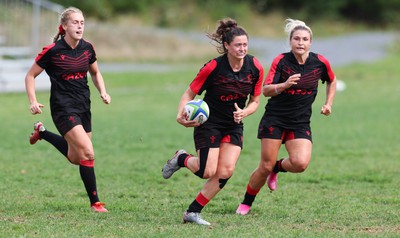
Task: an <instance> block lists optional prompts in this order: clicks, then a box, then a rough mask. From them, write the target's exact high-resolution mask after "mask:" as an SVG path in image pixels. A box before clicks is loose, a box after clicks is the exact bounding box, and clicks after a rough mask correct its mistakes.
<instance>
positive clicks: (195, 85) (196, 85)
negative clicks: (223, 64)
mask: <svg viewBox="0 0 400 238" xmlns="http://www.w3.org/2000/svg"><path fill="white" fill-rule="evenodd" d="M216 67H217V61H216V60H215V59H213V60H211V61H209V62H208V63H207V64H205V65H204V66H203V68H201V69H200V71H199V73H198V74H197V76H196V78H194V80H193V82H192V83H191V84H190V89H191V90H192V91H193V92H194V93H195V94H198V93H199V91H200V89H201V87H202V86H203V84H204V82H205V81H206V79H207V78H208V76H209V75H210V74H211V72H212V71H213V70H214V69H215V68H216Z"/></svg>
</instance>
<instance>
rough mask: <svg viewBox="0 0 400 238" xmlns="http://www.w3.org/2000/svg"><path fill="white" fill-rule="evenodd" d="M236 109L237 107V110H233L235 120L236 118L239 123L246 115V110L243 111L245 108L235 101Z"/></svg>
mask: <svg viewBox="0 0 400 238" xmlns="http://www.w3.org/2000/svg"><path fill="white" fill-rule="evenodd" d="M235 109H236V111H234V112H233V120H234V121H235V122H236V123H238V124H239V123H240V122H241V121H242V120H243V118H244V117H245V116H244V112H243V110H242V109H241V108H240V107H239V106H238V105H237V103H236V102H235Z"/></svg>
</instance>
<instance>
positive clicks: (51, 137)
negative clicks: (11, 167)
mask: <svg viewBox="0 0 400 238" xmlns="http://www.w3.org/2000/svg"><path fill="white" fill-rule="evenodd" d="M41 139H43V140H45V141H47V142H49V143H50V144H52V145H53V146H54V147H55V148H56V149H57V150H58V151H59V152H60V153H61V154H63V155H64V156H65V157H67V153H68V144H67V141H66V140H65V139H64V137H62V136H60V135H57V134H54V133H52V132H50V131H48V130H46V128H45V127H44V125H43V123H42V122H40V121H38V122H35V123H34V125H33V132H32V134H31V135H30V137H29V143H30V144H31V145H34V144H36V142H37V141H38V140H41Z"/></svg>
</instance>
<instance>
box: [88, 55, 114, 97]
mask: <svg viewBox="0 0 400 238" xmlns="http://www.w3.org/2000/svg"><path fill="white" fill-rule="evenodd" d="M89 73H90V76H91V77H92V81H93V84H94V86H96V88H97V90H98V91H99V93H100V97H101V99H102V100H103V102H104V103H105V104H110V102H111V97H110V95H108V93H107V91H106V86H105V83H104V79H103V75H102V74H101V73H100V70H99V66H98V65H97V61H96V62H94V63H93V64H91V65H90V66H89Z"/></svg>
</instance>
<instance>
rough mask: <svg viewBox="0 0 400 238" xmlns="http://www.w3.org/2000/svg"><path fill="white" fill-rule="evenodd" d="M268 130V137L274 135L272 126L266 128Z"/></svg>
mask: <svg viewBox="0 0 400 238" xmlns="http://www.w3.org/2000/svg"><path fill="white" fill-rule="evenodd" d="M268 130H269V134H270V135H272V134H273V133H274V128H273V127H272V126H270V127H269V128H268Z"/></svg>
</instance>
